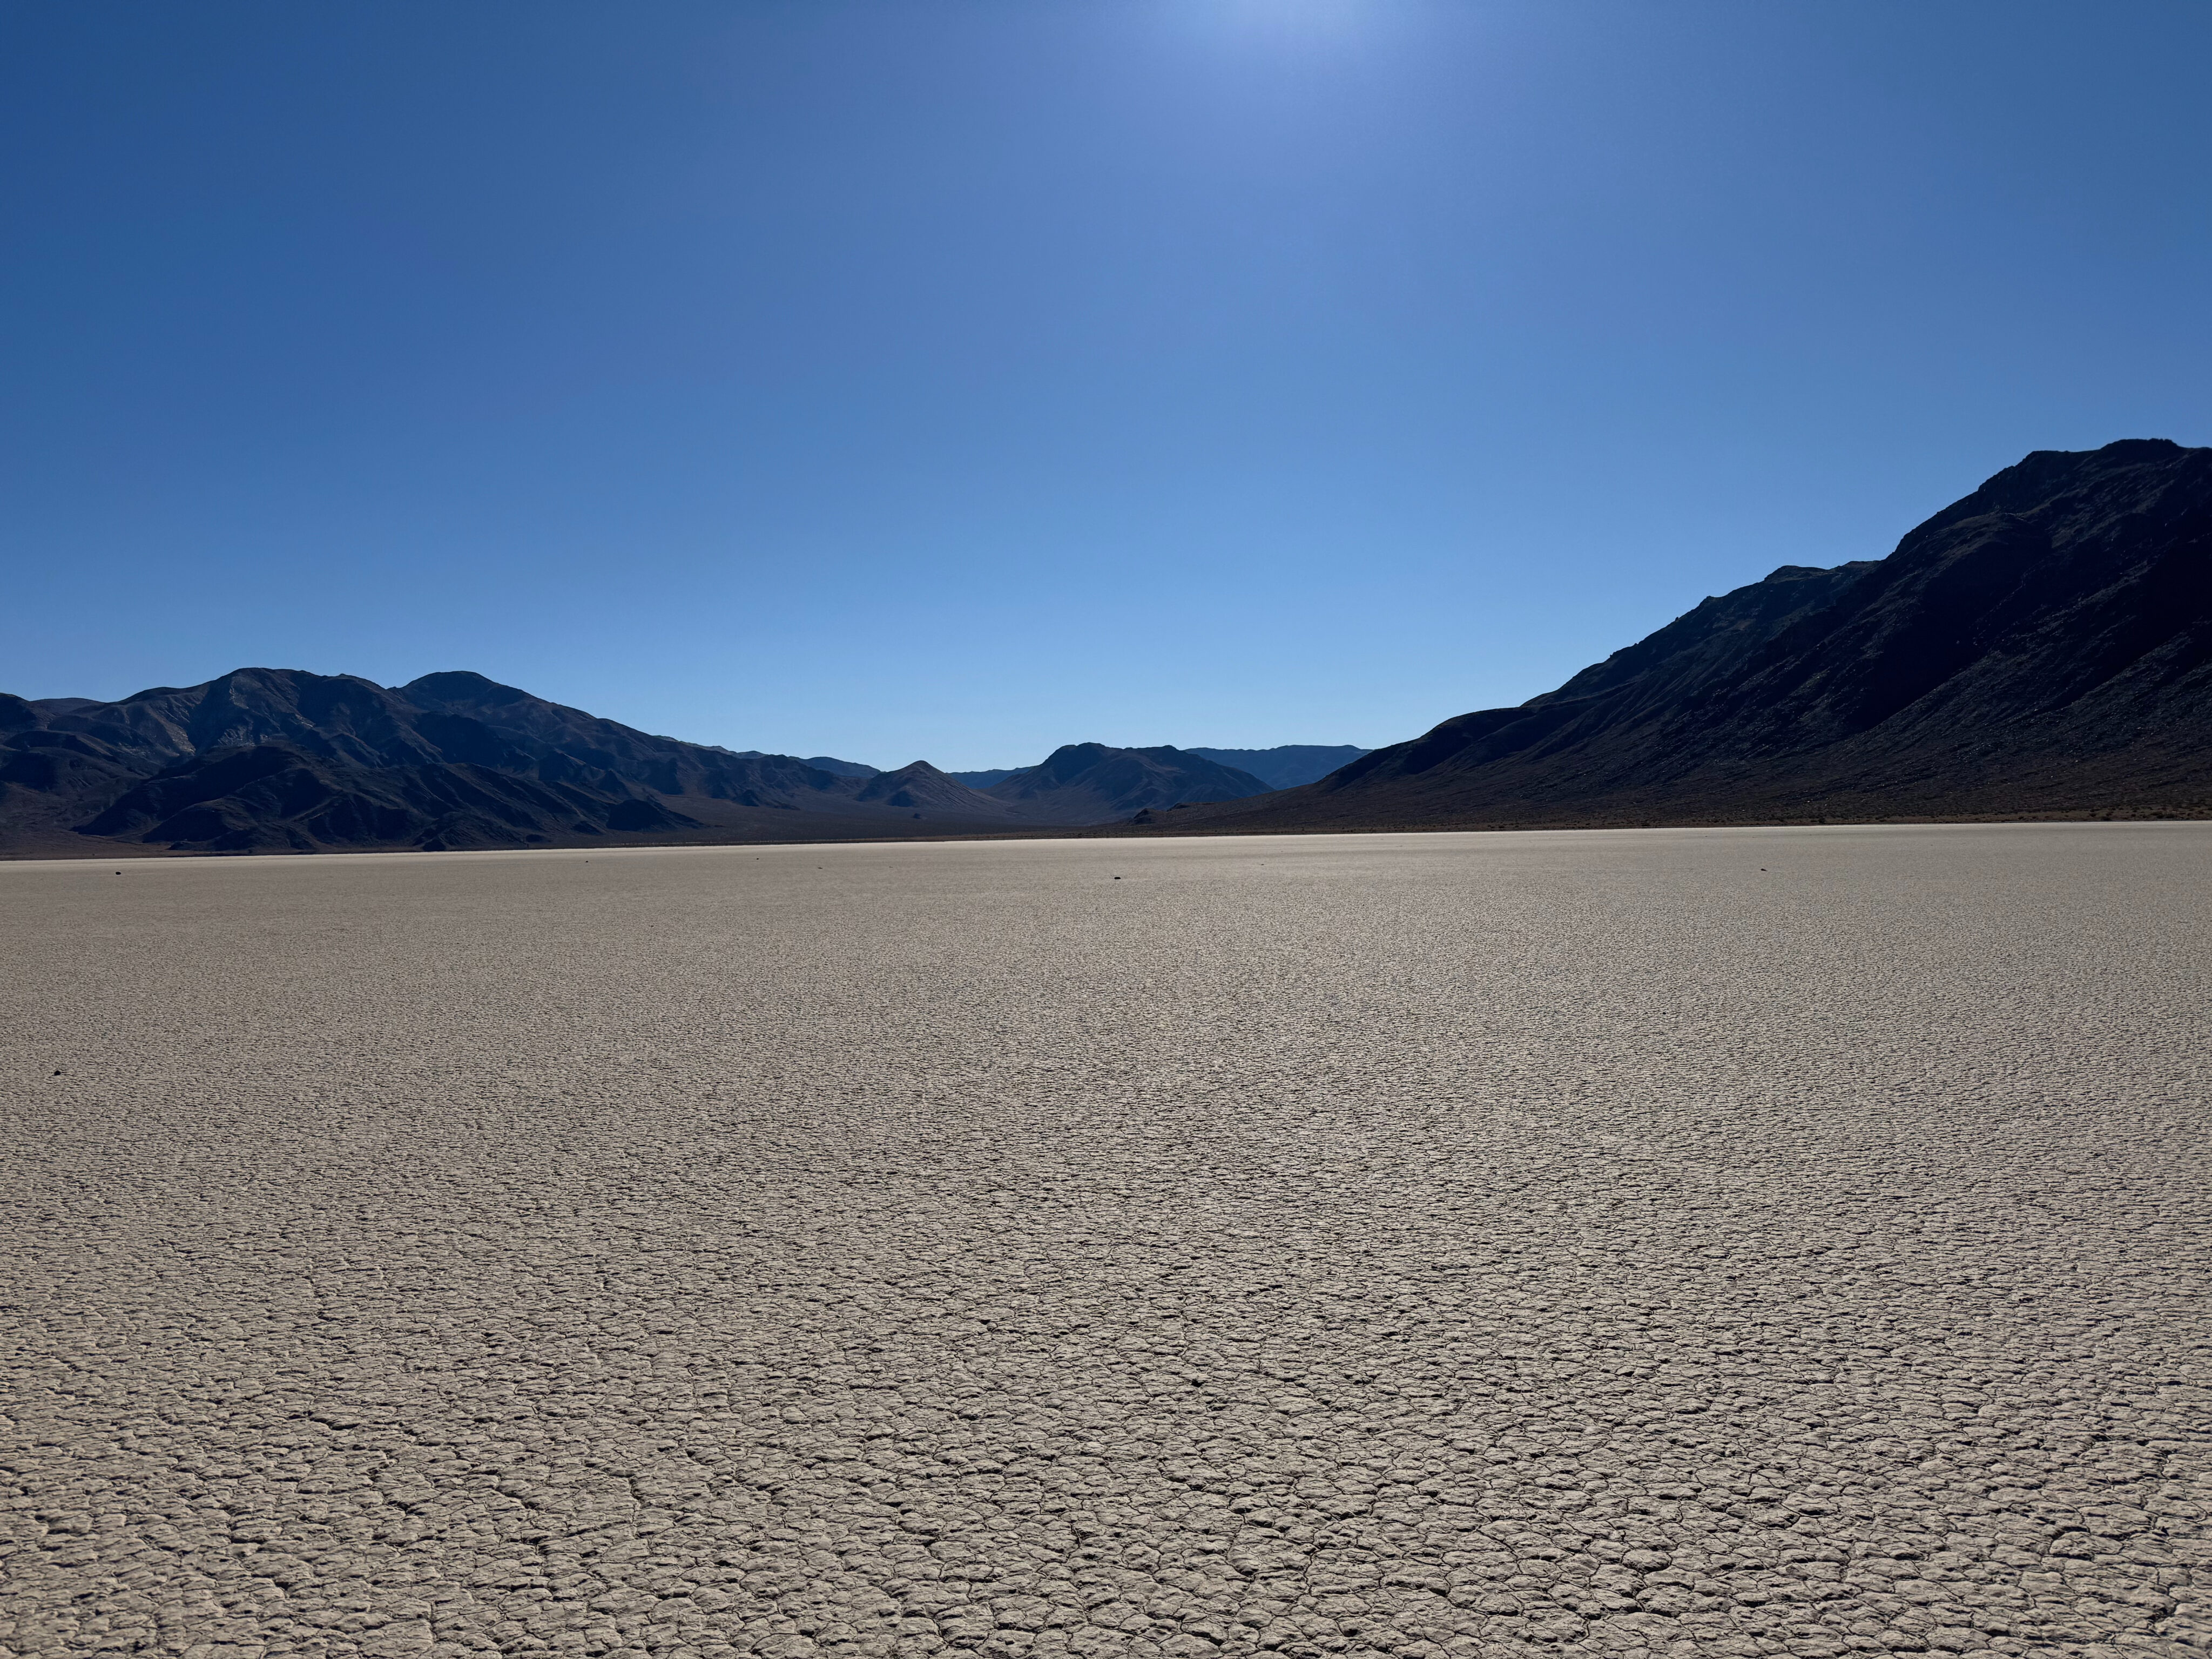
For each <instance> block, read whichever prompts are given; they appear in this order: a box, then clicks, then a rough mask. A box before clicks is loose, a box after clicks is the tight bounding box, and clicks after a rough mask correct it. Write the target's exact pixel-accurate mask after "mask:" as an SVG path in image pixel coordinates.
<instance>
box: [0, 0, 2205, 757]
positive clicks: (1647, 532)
mask: <svg viewBox="0 0 2212 1659" xmlns="http://www.w3.org/2000/svg"><path fill="white" fill-rule="evenodd" d="M2209 64H2212V6H2208V5H2206V4H2203V3H2202V0H2189V3H2179V4H2161V3H2125V0H2115V3H2100V4H2080V3H2068V4H2063V5H2043V4H2035V3H2022V0H2002V3H1987V4H1970V3H1942V0H1909V3H1901V4H1884V3H1874V0H1849V3H1840V0H1839V3H1834V4H1825V5H1814V4H1800V3H1789V0H1757V3H1747V4H1696V3H1669V4H1655V3H1646V0H1634V3H1578V0H1537V3H1529V4H1486V3H1479V0H1449V3H1427V0H878V3H845V0H778V3H765V0H755V3H746V0H713V3H703V4H691V3H684V0H653V3H648V4H637V5H632V4H609V3H605V0H593V3H590V4H565V3H558V0H527V3H501V0H470V3H467V4H460V5H456V4H453V3H450V0H439V3H435V4H408V3H396V0H374V3H371V0H361V3H345V4H301V3H298V0H276V3H269V4H252V5H248V4H236V3H229V0H192V3H190V4H157V3H153V0H131V3H124V4H117V3H106V0H70V3H67V4H58V3H52V0H0V161H4V171H0V354H4V356H0V630H3V631H0V689H6V690H13V691H15V692H17V693H19V694H21V695H24V696H58V695H64V694H74V695H82V696H102V697H110V696H121V695H124V694H125V693H128V692H130V691H132V690H137V689H139V688H141V687H143V686H147V685H152V684H193V683H195V682H197V681H200V680H204V679H207V678H210V677H212V676H213V675H216V674H217V673H220V672H222V671H225V670H227V669H230V668H234V667H238V666H241V665H249V664H254V665H274V666H286V667H299V668H308V669H314V670H318V671H325V672H349V673H355V674H361V675H365V676H367V677H368V678H372V679H375V680H378V681H380V682H383V683H385V684H396V683H398V682H401V681H404V680H407V679H409V678H413V677H414V676H415V675H416V674H420V673H422V672H425V671H429V670H433V669H444V668H461V667H467V668H474V669H477V670H479V671H483V672H484V673H487V674H489V675H492V676H494V677H495V678H499V679H503V680H507V681H510V682H512V683H513V684H519V685H522V686H525V687H526V688H528V689H529V690H532V691H536V692H538V693H539V694H541V695H543V696H550V697H553V698H556V699H557V700H559V701H561V702H569V703H574V704H577V705H580V706H581V707H583V708H589V709H591V710H592V711H594V712H595V713H599V714H608V715H611V716H613V717H615V718H617V719H619V720H627V721H629V722H630V723H632V724H634V725H637V726H644V727H646V728H647V729H649V730H652V731H655V732H669V733H672V734H674V735H676V736H679V737H686V738H696V739H699V740H702V741H706V742H714V743H722V744H728V745H730V746H732V747H735V748H762V749H769V750H790V751H794V752H797V753H800V754H815V753H823V752H827V753H831V754H837V755H843V756H847V757H852V758H855V759H860V760H866V761H870V762H872V763H876V764H878V765H882V766H892V765H897V764H900V763H904V762H906V761H908V760H910V759H913V758H915V757H927V758H928V759H931V760H933V761H935V762H937V763H939V765H943V766H947V767H975V766H988V765H1013V764H1018V763H1025V762H1029V761H1033V760H1035V759H1036V758H1038V757H1041V756H1042V754H1043V753H1044V752H1046V751H1047V750H1049V749H1050V748H1052V747H1053V746H1054V745H1055V744H1060V743H1064V742H1072V741H1079V740H1083V739H1091V738H1096V739H1100V740H1103V741H1106V742H1109V743H1122V744H1153V743H1176V744H1222V745H1238V746H1242V745H1265V744H1277V743H1286V742H1304V743H1345V742H1352V743H1360V744H1370V745H1372V744H1383V743H1388V742H1392V741H1395V740H1397V739H1400V738H1406V737H1409V736H1412V735H1413V734H1415V733H1417V732H1420V731H1422V730H1424V729H1425V728H1426V727H1428V726H1431V725H1433V724H1434V723H1435V722H1436V721H1437V720H1441V719H1443V718H1445V717H1447V716H1449V715H1451V714H1457V713H1460V712H1462V711H1464V710H1466V709H1468V708H1480V707H1485V706H1490V705H1495V704H1499V703H1506V702H1519V701H1520V700H1522V698H1524V697H1527V696H1531V695H1533V694H1534V693H1535V692H1537V691H1540V690H1546V689H1547V688H1549V687H1551V686H1553V685H1554V684H1557V683H1559V681H1560V680H1562V679H1564V678H1566V677H1567V676H1568V675H1569V674H1570V673H1571V672H1572V671H1574V670H1576V669H1577V668H1578V667H1580V666H1581V665H1583V664H1584V663H1586V662H1589V661H1591V660H1593V659H1596V658H1599V657H1601V656H1603V655H1604V654H1605V653H1607V652H1608V651H1610V650H1612V649H1613V648H1614V647H1618V646H1620V645H1623V644H1626V643H1627V642H1628V641H1631V640H1632V639H1634V638H1636V637H1638V636H1639V635H1643V634H1644V633H1646V632H1648V631H1649V630H1650V629H1652V628H1654V627H1656V626H1657V625H1659V624H1660V623H1664V622H1665V621H1667V620H1668V618H1669V617H1673V616H1674V615H1676V614H1678V613H1679V612H1680V611H1684V610H1686V609H1687V608H1689V606H1691V605H1693V604H1695V603H1696V602H1697V600H1698V599H1700V598H1701V597H1703V596H1704V595H1705V594H1707V593H1711V592H1721V591H1723V590H1724V589H1726V588H1729V587H1731V586H1736V585H1738V584H1741V583H1742V582H1745V581H1747V580H1754V579H1756V578H1757V577H1759V576H1761V575H1763V574H1765V573H1766V572H1767V571H1768V570H1770V569H1771V568H1773V567H1774V566H1776V565H1778V564H1783V563H1804V564H1829V563H1834V562H1838V561H1841V560H1844V559H1849V558H1857V557H1866V556H1879V555H1881V554H1883V553H1885V552H1887V550H1889V549H1890V548H1891V547H1892V546H1893V544H1894V543H1895V542H1896V539H1897V538H1898V537H1899V535H1900V534H1902V533H1903V532H1905V530H1906V529H1908V528H1909V527H1910V526H1911V525H1912V524H1914V523H1915V522H1917V520H1920V519H1922V518H1923V517H1925V516H1926V515H1927V514H1928V513H1930V512H1932V511H1934V510H1935V509H1936V508H1937V507H1941V506H1942V505H1943V504H1944V503H1946V502H1947V501H1951V500H1953V499H1954V498H1955V497H1957V496H1959V495H1963V494H1965V493H1966V491H1967V490H1968V489H1972V487H1973V486H1974V485H1975V484H1976V483H1978V482H1979V481H1980V480H1981V479H1982V478H1983V477H1985V476H1986V475H1987V474H1989V473H1990V472H1991V471H1995V470H1996V469H1997V468H1998V467H2001V466H2003V465H2008V464H2009V463H2011V462H2012V461H2015V460H2016V459H2019V458H2020V456H2021V454H2023V453H2026V452H2027V451H2028V450H2030V449H2038V448H2087V447H2094V446H2096V445H2099V444H2101V443H2104V442H2106V441H2110V440H2112V439H2114V438H2119V437H2142V436H2166V437H2172V438H2175V439H2178V440H2179V441H2182V442H2185V443H2198V444H2202V443H2207V442H2212V410H2208V400H2212V182H2208V181H2212V94H2208V93H2207V90H2206V76H2207V66H2208V65H2209Z"/></svg>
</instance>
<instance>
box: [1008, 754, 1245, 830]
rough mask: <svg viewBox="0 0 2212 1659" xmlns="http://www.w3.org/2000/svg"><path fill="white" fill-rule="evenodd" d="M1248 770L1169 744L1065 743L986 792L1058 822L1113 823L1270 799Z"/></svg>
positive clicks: (1020, 808) (1052, 821) (1021, 808)
mask: <svg viewBox="0 0 2212 1659" xmlns="http://www.w3.org/2000/svg"><path fill="white" fill-rule="evenodd" d="M985 793H987V794H989V795H991V796H993V797H994V798H995V799H999V800H1001V801H1004V802H1006V804H1007V805H1010V806H1013V807H1016V808H1018V809H1019V810H1021V811H1025V812H1029V813H1030V814H1032V815H1033V816H1035V817H1037V818H1039V819H1041V820H1044V821H1048V822H1050V823H1110V822H1112V821H1113V820H1115V819H1116V818H1126V817H1129V816H1130V815H1131V814H1132V813H1134V812H1139V811H1146V809H1148V808H1149V809H1160V810H1164V809H1166V808H1168V807H1171V806H1176V805H1181V804H1182V803H1183V802H1186V801H1218V800H1234V799H1243V797H1245V796H1248V795H1259V794H1264V793H1267V785H1266V784H1264V783H1262V782H1261V781H1260V780H1259V779H1257V778H1255V777H1254V776H1253V775H1251V774H1250V773H1249V772H1240V771H1237V769H1235V768H1234V767H1228V766H1223V765H1221V764H1219V763H1218V762H1214V761H1210V760H1207V759H1206V758H1205V757H1203V756H1200V755H1194V754H1192V753H1191V752H1190V751H1189V750H1185V749H1176V748H1172V747H1169V746H1165V745H1163V746H1162V747H1160V748H1158V749H1110V748H1109V747H1108V746H1107V745H1106V744H1103V743H1071V744H1063V745H1062V746H1061V747H1060V748H1058V749H1055V750H1053V751H1052V753H1051V754H1050V755H1049V756H1048V757H1046V758H1045V759H1044V760H1043V761H1042V763H1039V764H1037V765H1036V766H1031V767H1027V768H1024V769H1023V770H1021V771H1019V772H1016V773H1013V774H1012V775H1009V776H1007V777H1005V778H1002V779H1000V781H998V782H997V783H994V784H993V785H992V786H991V787H990V788H989V789H988V790H987V791H986V792H985Z"/></svg>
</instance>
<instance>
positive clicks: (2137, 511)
mask: <svg viewBox="0 0 2212 1659" xmlns="http://www.w3.org/2000/svg"><path fill="white" fill-rule="evenodd" d="M2208 812H2212V449H2185V448H2183V447H2180V446H2179V445H2176V444H2172V443H2169V442H2166V441H2163V440H2157V439H2147V440H2135V441H2126V442H2121V443H2115V444H2110V445H2107V446H2106V447H2104V448H2102V449H2099V450H2094V451H2089V452H2083V453H2066V452H2057V451H2039V452H2038V453H2035V454H2032V455H2030V456H2028V457H2027V459H2025V460H2023V461H2021V463H2020V464H2019V465H2017V466H2013V467H2008V468H2007V469H2006V470H2005V471H2002V472H2000V473H1998V474H1997V475H1996V477H1993V478H1991V479H1990V480H1989V482H1988V483H1984V485H1983V486H1982V487H1981V488H1980V489H1977V490H1975V491H1974V492H1973V493H1972V495H1968V496H1966V497H1965V498H1964V499H1963V500H1961V501H1957V502H1954V504H1953V505H1951V506H1950V507H1946V508H1945V509H1944V510H1943V511H1942V512H1941V513H1937V514H1936V516H1935V517H1934V518H1932V519H1930V520H1928V521H1927V522H1926V523H1925V524H1923V525H1921V526H1919V527H1918V528H1917V529H1916V530H1914V531H1913V532H1911V534H1910V535H1908V536H1906V537H1905V539H1904V540H1903V541H1902V542H1900V543H1899V544H1898V547H1897V549H1896V550H1895V551H1894V552H1893V553H1892V554H1890V556H1888V557H1887V558H1885V559H1881V560H1869V561H1866V562H1857V563H1852V564H1846V565H1843V566H1839V567H1838V568H1835V569H1832V570H1816V569H1809V568H1804V567H1802V566H1798V565H1784V566H1783V567H1782V568H1780V569H1778V570H1776V571H1775V572H1774V573H1773V574H1771V575H1769V576H1768V577H1767V578H1766V579H1765V580H1763V581H1759V582H1754V583H1752V584H1751V585H1750V586H1746V587H1741V588H1738V589H1737V590H1736V591H1735V592H1732V593H1729V594H1726V595H1723V596H1722V597H1720V598H1718V599H1707V600H1706V601H1705V603H1703V604H1702V605H1699V606H1698V607H1697V608H1696V609H1695V610H1693V611H1690V612H1689V613H1688V614H1687V615H1686V616H1684V617H1680V619H1678V620H1677V621H1675V622H1674V623H1669V624H1668V626H1667V627H1665V628H1662V629H1660V630H1659V631H1658V632H1657V633H1656V634H1653V635H1651V636H1650V638H1648V639H1645V640H1643V641H1639V642H1638V643H1637V644H1635V645H1632V646H1630V647H1627V648H1626V650H1623V651H1619V652H1616V653H1613V655H1612V656H1611V657H1608V658H1607V659H1606V660H1605V661H1603V662H1601V663H1599V664H1597V665H1595V666H1593V667H1590V668H1588V669H1585V670H1583V672H1581V673H1579V674H1577V675H1576V676H1575V677H1574V678H1572V679H1571V680H1569V681H1568V682H1567V683H1566V684H1565V685H1563V686H1561V687H1559V690H1556V691H1551V692H1547V693H1546V694H1544V695H1543V696H1538V697H1532V698H1530V699H1529V700H1528V702H1525V703H1523V704H1522V705H1520V706H1519V707H1517V708H1491V709H1483V710H1480V711H1478V712H1476V713H1474V714H1462V715H1459V716H1457V717H1456V718H1455V719H1452V720H1446V721H1444V722H1443V724H1442V725H1441V726H1437V727H1436V728H1435V729H1434V730H1432V731H1431V732H1427V733H1426V734H1425V735H1424V736H1422V737H1419V738H1415V739H1413V741H1412V742H1410V743H1402V744H1396V745H1395V746H1393V747H1391V748H1388V749H1382V750H1376V752H1375V753H1373V754H1371V755H1368V756H1365V757H1362V758H1360V759H1358V760H1357V761H1354V762H1353V763H1352V764H1350V765H1348V766H1346V767H1344V768H1342V769H1340V770H1338V771H1336V772H1334V773H1333V774H1331V775H1329V776H1328V777H1327V778H1325V779H1323V780H1322V781H1319V782H1317V783H1314V784H1311V785H1308V786H1307V787H1304V788H1300V789H1294V790H1289V791H1285V792H1283V793H1279V794H1275V795H1272V796H1270V797H1268V798H1267V799H1265V800H1264V801H1256V802H1253V803H1250V804H1249V805H1229V806H1215V807H1211V808H1187V809H1185V810H1184V811H1180V812H1177V813H1176V814H1175V815H1174V819H1173V822H1172V825H1171V827H1172V828H1173V829H1176V830H1204V831H1207V832H1211V833H1231V832H1237V831H1243V830H1262V829H1265V830H1281V829H1346V828H1355V827H1358V828H1387V827H1394V826H1397V827H1448V826H1455V825H1457V826H1469V827H1474V826H1492V825H1497V826H1510V825H1540V824H1577V823H1583V824H1632V823H1742V822H1753V821H1766V822H1772V821H1778V820H1779V821H1814V820H1821V819H1870V818H1897V817H2018V816H2033V815H2045V814H2053V815H2067V816H2084V815H2102V814H2114V813H2117V814H2121V815H2128V816H2144V815H2150V816H2160V815H2166V816H2171V815H2180V814H2186V815H2191V816H2196V815H2202V814H2205V813H2208ZM1161 822H1162V823H1163V824H1166V823H1167V821H1166V820H1165V819H1164V818H1163V819H1162V820H1161Z"/></svg>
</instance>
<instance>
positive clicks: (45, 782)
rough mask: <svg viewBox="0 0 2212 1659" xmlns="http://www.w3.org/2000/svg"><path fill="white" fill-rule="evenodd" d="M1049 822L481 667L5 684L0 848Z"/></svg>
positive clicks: (401, 843)
mask: <svg viewBox="0 0 2212 1659" xmlns="http://www.w3.org/2000/svg"><path fill="white" fill-rule="evenodd" d="M1036 821H1037V820H1036V817H1034V816H1033V815H1032V814H1030V812H1028V811H1026V810H1025V809H1024V808H1023V807H1020V806H1018V805H1012V804H1010V803H1007V802H1005V801H1000V800H996V799H993V798H991V797H990V796H987V795H985V794H982V793H979V792H977V791H975V790H973V789H969V788H968V787H966V786H964V785H963V784H960V783H957V782H956V781H953V780H952V779H951V778H948V777H946V776H945V775H944V774H943V773H941V772H939V771H937V770H936V769H934V768H933V767H931V766H929V765H927V763H922V762H919V761H918V762H915V763H914V764H912V765H910V766H907V767H903V768H901V769H899V770H898V771H896V772H885V773H872V774H869V775H847V774H839V773H831V772H825V771H823V770H821V769H817V768H816V767H813V766H810V765H809V764H807V763H805V762H804V761H799V760H795V759H793V758H792V757H789V756H786V755H750V756H746V755H736V754H732V753H731V752H730V751H729V750H723V749H716V748H711V747H708V746H707V745H705V744H692V743H684V742H681V741H679V740H678V739H676V738H662V737H655V736H653V735H652V734H650V733H648V732H640V731H636V730H635V729H634V728H632V727H630V726H623V725H621V724H619V723H618V722H617V721H614V720H601V719H599V718H598V717H596V716H594V715H592V714H586V713H584V712H583V711H582V710H580V709H576V708H566V707H564V706H562V704H559V703H554V702H546V701H545V700H544V698H541V697H534V696H531V695H530V694H529V693H527V692H526V691H520V690H516V689H515V688H514V687H513V686H507V685H500V684H495V682H493V681H491V680H489V679H486V678H483V676H482V675H480V674H470V673H444V674H429V675H425V676H424V677H423V678H421V679H418V680H416V681H413V682H412V683H410V684H407V685H404V686H399V687H396V688H386V687H384V686H380V685H377V684H373V683H372V682H370V681H368V680H364V679H356V678H353V677H352V676H350V675H324V674H310V673H306V672H303V671H299V670H295V669H271V668H246V669H240V670H239V671H236V672H235V673H231V674H226V675H224V676H223V677H222V678H220V679H216V680H211V681H210V682H208V684H204V685H196V686H190V687H185V688H181V689H179V688H174V687H167V686H164V687H157V688H155V689H154V690H148V691H142V692H139V693H137V695H136V696H131V697H126V698H125V699H123V700H122V701H121V702H112V703H110V702H92V701H89V700H88V699H84V698H79V697H58V698H49V699H44V700H41V701H40V702H27V701H25V700H24V699H22V698H20V697H10V696H0V851H8V852H13V853H16V854H24V853H33V854H35V853H46V854H64V853H97V852H99V851H100V844H101V843H103V842H105V843H106V844H107V845H110V846H118V845H119V846H121V847H125V848H132V849H146V848H161V849H164V850H172V851H198V852H247V851H255V850H264V849H266V850H284V849H290V850H295V851H301V852H312V851H316V850H320V849H325V848H398V847H417V848H434V849H435V848H451V847H496V846H544V845H588V844H591V843H592V842H596V841H601V840H604V839H605V838H607V837H610V836H611V837H614V838H617V839H623V838H628V839H630V840H633V841H635V840H656V841H667V840H703V841H717V840H730V839H800V840H804V839H817V838H843V837H848V836H886V835H911V834H915V833H916V832H917V829H927V830H928V831H931V832H943V831H971V830H983V829H1013V828H1017V827H1020V826H1022V825H1024V824H1030V823H1036Z"/></svg>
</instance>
